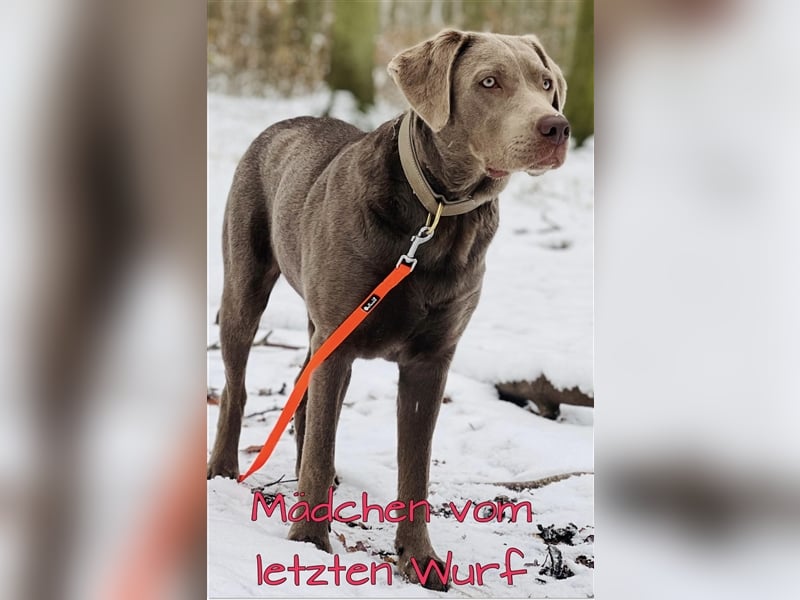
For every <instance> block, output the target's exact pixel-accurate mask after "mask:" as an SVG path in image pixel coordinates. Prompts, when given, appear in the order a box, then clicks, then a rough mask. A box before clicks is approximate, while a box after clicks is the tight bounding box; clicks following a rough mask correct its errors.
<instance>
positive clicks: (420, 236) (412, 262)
mask: <svg viewBox="0 0 800 600" xmlns="http://www.w3.org/2000/svg"><path fill="white" fill-rule="evenodd" d="M433 232H434V230H433V229H431V228H430V227H428V226H427V225H424V226H423V227H421V228H420V230H419V231H418V232H417V235H414V236H412V237H411V247H410V248H409V249H408V252H406V253H405V254H403V255H402V256H401V257H400V259H399V260H398V261H397V265H395V266H397V267H399V266H400V265H401V264H406V265H408V266H409V267H411V270H412V271H413V270H414V267H416V266H417V259H416V258H414V256H415V255H416V254H417V248H419V247H420V246H421V245H422V244H424V243H425V242H429V241H430V240H431V238H432V237H433Z"/></svg>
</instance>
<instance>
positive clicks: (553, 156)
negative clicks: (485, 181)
mask: <svg viewBox="0 0 800 600" xmlns="http://www.w3.org/2000/svg"><path fill="white" fill-rule="evenodd" d="M566 158H567V147H566V144H562V145H560V146H558V147H556V148H553V149H548V150H546V151H545V152H539V153H537V154H536V155H534V157H533V160H532V161H531V162H530V163H528V164H525V163H523V165H524V166H518V167H512V168H507V169H499V168H496V167H486V174H487V175H488V176H489V177H491V178H492V179H502V178H503V177H508V176H509V175H510V174H511V173H512V172H515V171H525V172H526V173H527V174H528V175H541V174H542V173H545V172H547V171H550V170H551V169H557V168H559V167H560V166H561V165H563V164H564V161H565V160H566Z"/></svg>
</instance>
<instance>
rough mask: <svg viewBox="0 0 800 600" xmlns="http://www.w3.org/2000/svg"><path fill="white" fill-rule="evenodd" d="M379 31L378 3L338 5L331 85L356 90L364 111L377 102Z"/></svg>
mask: <svg viewBox="0 0 800 600" xmlns="http://www.w3.org/2000/svg"><path fill="white" fill-rule="evenodd" d="M377 30H378V3H377V2H369V1H368V2H357V1H355V0H349V1H344V0H342V1H340V2H337V3H336V4H335V5H334V22H333V27H332V31H331V35H332V43H331V62H330V71H329V73H328V85H329V86H330V88H331V90H348V91H350V92H352V93H353V95H354V96H355V97H356V100H357V101H358V107H359V109H361V110H364V109H365V108H367V107H368V106H370V105H372V104H374V102H375V84H374V82H373V81H372V68H373V65H374V61H375V57H374V47H375V35H376V33H377Z"/></svg>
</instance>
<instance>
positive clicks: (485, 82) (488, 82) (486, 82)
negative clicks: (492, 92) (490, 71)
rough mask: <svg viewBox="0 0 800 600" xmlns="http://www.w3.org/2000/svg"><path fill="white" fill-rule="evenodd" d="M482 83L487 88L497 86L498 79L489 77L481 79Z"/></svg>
mask: <svg viewBox="0 0 800 600" xmlns="http://www.w3.org/2000/svg"><path fill="white" fill-rule="evenodd" d="M481 85H482V86H483V87H485V88H495V87H497V79H495V78H494V77H487V78H486V79H484V80H483V81H481Z"/></svg>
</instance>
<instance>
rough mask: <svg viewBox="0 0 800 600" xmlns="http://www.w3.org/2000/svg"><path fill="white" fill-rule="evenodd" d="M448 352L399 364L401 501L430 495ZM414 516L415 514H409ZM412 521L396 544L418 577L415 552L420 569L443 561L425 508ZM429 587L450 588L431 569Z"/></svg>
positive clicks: (407, 569)
mask: <svg viewBox="0 0 800 600" xmlns="http://www.w3.org/2000/svg"><path fill="white" fill-rule="evenodd" d="M450 356H451V354H450V353H448V354H447V355H445V356H444V357H441V356H440V357H436V358H429V359H427V360H417V361H414V362H410V363H406V364H401V365H400V384H399V387H398V398H397V465H398V500H400V501H401V502H403V503H404V504H406V506H408V503H409V502H411V501H420V500H426V499H427V497H428V476H429V472H430V462H431V441H432V438H433V429H434V426H435V425H436V418H437V416H438V415H439V407H440V406H441V403H442V395H443V394H444V386H445V382H446V380H447V371H448V369H449V367H450ZM407 516H408V517H411V515H407ZM413 517H414V518H413V520H411V519H410V518H409V519H407V520H404V521H401V522H400V523H399V524H398V526H397V536H396V537H395V548H396V549H397V556H398V567H399V568H400V570H401V572H402V573H403V574H404V575H405V576H406V577H408V578H409V579H410V580H411V581H414V582H419V578H418V577H417V574H416V571H415V570H414V568H413V566H412V564H411V558H412V557H413V558H414V559H415V561H416V563H417V565H418V567H419V569H420V571H421V572H422V573H424V572H425V569H426V568H427V567H428V563H429V561H431V560H434V561H436V562H438V563H439V565H440V566H441V565H442V561H441V559H440V558H439V557H438V556H437V555H436V552H434V550H433V546H432V545H431V540H430V538H429V537H428V524H427V522H426V520H425V511H424V509H423V508H421V507H420V508H417V509H416V510H415V511H414V515H413ZM420 583H422V584H423V585H424V586H425V587H428V588H431V589H435V590H446V589H447V584H443V583H442V582H441V580H440V579H439V578H438V577H437V576H436V574H435V572H434V570H433V569H431V570H430V571H429V577H428V579H427V581H425V582H420Z"/></svg>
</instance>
